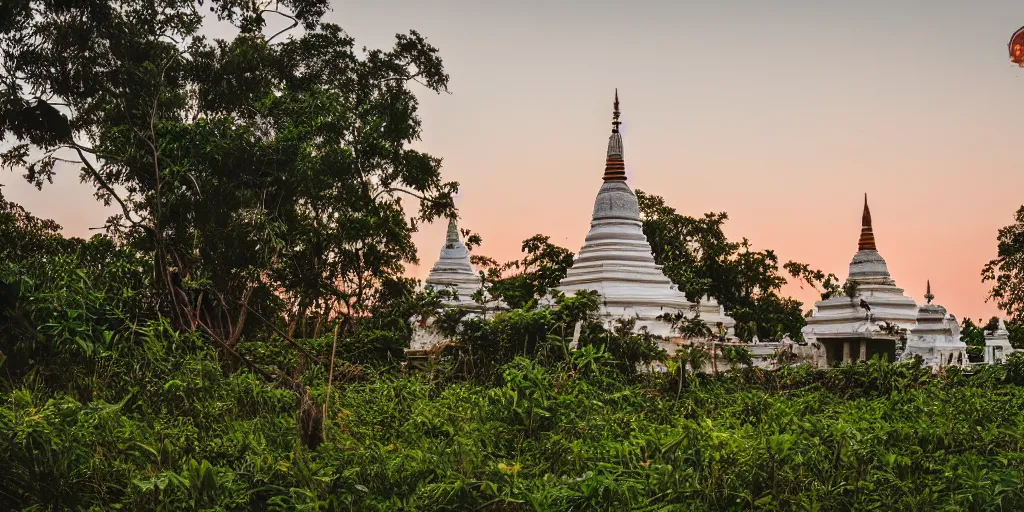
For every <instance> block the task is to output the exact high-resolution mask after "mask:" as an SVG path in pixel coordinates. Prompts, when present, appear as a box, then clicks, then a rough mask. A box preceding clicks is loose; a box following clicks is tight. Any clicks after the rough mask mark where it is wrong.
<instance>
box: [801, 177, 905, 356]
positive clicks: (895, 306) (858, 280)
mask: <svg viewBox="0 0 1024 512" xmlns="http://www.w3.org/2000/svg"><path fill="white" fill-rule="evenodd" d="M847 286H848V287H849V288H850V292H849V293H848V294H844V295H840V296H837V297H831V298H829V299H827V300H823V301H819V302H817V303H815V304H814V309H813V310H812V316H811V317H810V318H808V319H807V325H806V326H805V327H804V328H803V335H804V339H806V340H807V342H808V343H812V344H814V343H817V344H818V346H819V349H818V356H817V357H816V363H817V364H818V365H826V364H827V365H834V364H838V363H850V362H852V361H855V360H861V361H863V360H867V359H871V357H872V356H874V355H875V354H879V355H882V354H884V355H886V356H887V357H888V359H889V361H895V360H896V356H897V354H896V349H897V345H898V343H897V342H898V339H899V337H900V336H899V333H898V332H896V330H897V329H904V330H905V331H907V332H909V331H910V330H911V329H913V327H914V326H915V325H916V324H917V317H918V308H917V303H916V302H914V300H913V299H911V298H910V297H907V296H906V295H904V294H903V290H902V289H901V288H898V287H896V283H895V281H893V280H892V278H891V277H890V275H889V268H888V266H887V265H886V263H885V260H884V259H883V258H882V255H880V254H879V253H878V249H877V248H876V246H875V235H874V232H873V231H872V227H871V210H870V209H869V208H868V198H867V194H865V195H864V213H863V215H862V217H861V233H860V240H859V241H858V243H857V253H856V254H854V256H853V261H851V262H850V275H849V278H848V280H847ZM887 323H888V324H889V325H891V326H894V327H895V328H896V329H886V328H885V326H886V324H887Z"/></svg>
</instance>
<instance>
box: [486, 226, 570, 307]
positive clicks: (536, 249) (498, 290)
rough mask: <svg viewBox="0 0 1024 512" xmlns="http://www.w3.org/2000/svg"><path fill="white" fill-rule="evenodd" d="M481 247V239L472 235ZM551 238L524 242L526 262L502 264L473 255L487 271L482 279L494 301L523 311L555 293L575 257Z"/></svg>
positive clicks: (516, 261)
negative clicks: (538, 300)
mask: <svg viewBox="0 0 1024 512" xmlns="http://www.w3.org/2000/svg"><path fill="white" fill-rule="evenodd" d="M471 236H473V237H475V238H474V243H475V244H476V245H479V243H480V237H479V235H471ZM549 240H550V237H547V236H544V235H534V236H532V237H530V238H527V239H526V240H523V247H522V250H523V253H524V254H525V256H523V258H522V259H519V260H513V261H509V262H506V263H503V264H498V262H497V261H495V260H494V259H493V258H489V257H487V256H481V255H473V256H472V257H471V259H472V260H473V263H475V264H476V265H478V266H480V267H482V268H483V270H482V271H481V278H482V280H483V283H484V288H485V290H486V291H487V295H489V296H490V299H491V300H492V301H495V302H497V301H501V302H502V303H504V304H505V305H506V306H507V307H509V308H512V309H519V308H524V307H527V308H529V307H534V306H536V305H537V299H539V298H542V297H544V296H546V295H548V294H549V293H551V292H552V291H553V290H554V288H555V287H556V286H558V283H559V282H560V281H561V280H562V278H563V277H565V274H566V272H567V271H568V270H569V267H571V266H572V260H573V253H572V252H570V251H569V250H568V249H565V248H564V247H559V246H557V245H555V244H552V243H551V242H550V241H549Z"/></svg>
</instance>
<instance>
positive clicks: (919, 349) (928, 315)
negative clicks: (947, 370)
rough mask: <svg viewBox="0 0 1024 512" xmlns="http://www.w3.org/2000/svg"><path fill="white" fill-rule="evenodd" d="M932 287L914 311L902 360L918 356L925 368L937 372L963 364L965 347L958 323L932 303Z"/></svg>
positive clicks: (944, 310)
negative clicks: (913, 319) (939, 369)
mask: <svg viewBox="0 0 1024 512" xmlns="http://www.w3.org/2000/svg"><path fill="white" fill-rule="evenodd" d="M934 298H935V296H934V295H932V284H931V282H929V283H928V291H927V292H926V293H925V299H926V300H927V302H926V303H925V304H922V305H921V307H920V308H918V312H917V325H915V326H914V328H913V329H911V330H910V334H909V335H908V336H907V348H906V351H905V352H904V354H903V359H909V358H912V357H915V356H917V357H920V358H921V359H922V360H923V361H924V365H925V366H930V367H932V368H935V369H938V368H943V367H946V366H966V365H967V344H966V343H964V342H962V341H960V324H959V323H957V321H956V317H954V316H953V315H951V314H948V313H946V308H944V307H942V306H939V305H936V304H932V300H933V299H934Z"/></svg>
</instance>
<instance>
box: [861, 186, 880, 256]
mask: <svg viewBox="0 0 1024 512" xmlns="http://www.w3.org/2000/svg"><path fill="white" fill-rule="evenodd" d="M857 249H858V250H861V251H866V250H867V251H874V250H876V249H875V233H874V232H873V231H872V230H871V210H870V209H869V208H868V195H867V193H865V194H864V214H863V215H862V216H861V219H860V240H859V241H858V242H857Z"/></svg>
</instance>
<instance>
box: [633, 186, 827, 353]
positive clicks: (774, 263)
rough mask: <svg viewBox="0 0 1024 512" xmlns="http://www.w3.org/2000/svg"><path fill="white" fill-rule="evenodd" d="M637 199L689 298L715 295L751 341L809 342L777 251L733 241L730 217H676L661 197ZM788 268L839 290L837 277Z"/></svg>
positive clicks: (650, 236) (672, 275) (660, 258)
mask: <svg viewBox="0 0 1024 512" xmlns="http://www.w3.org/2000/svg"><path fill="white" fill-rule="evenodd" d="M636 195H637V200H638V202H639V205H640V217H641V220H642V221H643V229H644V234H645V235H646V236H647V240H648V241H649V242H650V244H651V249H652V251H653V252H654V259H655V261H656V262H657V263H658V264H659V265H662V266H663V269H664V272H665V275H667V276H668V277H669V279H671V280H672V282H674V283H675V284H677V285H678V286H679V289H680V290H682V291H683V292H684V293H686V295H687V297H689V298H691V299H698V298H700V297H702V296H704V295H709V296H711V297H714V298H715V299H716V300H718V302H719V303H720V304H722V305H723V306H724V307H725V310H726V312H728V313H729V314H730V315H731V316H732V317H733V319H735V320H736V322H737V324H738V325H740V326H742V327H741V328H740V329H738V331H737V334H738V335H741V336H742V339H744V340H745V341H750V340H751V339H752V338H753V336H754V335H755V334H756V335H757V336H758V337H759V338H760V339H762V340H780V339H782V338H783V337H784V336H786V335H788V336H790V337H791V338H792V339H794V340H801V339H803V338H802V336H801V334H800V330H801V329H802V328H803V326H804V325H806V320H805V319H804V317H803V313H802V310H801V307H802V306H803V304H802V303H801V302H800V301H797V300H794V299H791V298H788V297H782V296H781V295H780V290H781V288H782V286H783V285H784V284H786V278H785V277H784V276H783V275H782V274H781V272H780V269H779V260H778V256H777V255H776V254H775V252H774V251H772V250H764V251H755V250H753V249H752V248H751V246H750V242H749V241H748V240H747V239H745V238H744V239H743V240H741V241H740V242H732V241H729V240H728V238H727V237H726V236H725V233H724V232H723V230H722V226H723V224H724V223H725V221H726V220H728V218H729V217H728V215H726V214H725V213H708V214H705V215H704V216H703V217H701V218H694V217H688V216H685V215H680V214H678V213H676V210H675V209H674V208H672V207H670V206H668V205H667V204H665V200H664V199H663V198H661V197H658V196H654V195H649V194H645V193H644V192H642V191H639V190H638V191H637V192H636ZM783 268H785V269H786V270H787V271H789V272H790V274H791V275H793V276H794V277H798V276H800V277H802V278H803V279H804V280H805V281H806V282H808V283H811V284H813V285H815V287H817V286H820V285H823V286H825V287H826V288H829V289H831V288H832V287H835V282H836V279H835V276H834V275H831V274H829V275H827V276H826V275H825V274H824V273H823V272H821V271H816V270H813V269H810V268H809V267H808V266H807V265H806V264H801V263H796V262H788V263H786V264H784V265H783Z"/></svg>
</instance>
